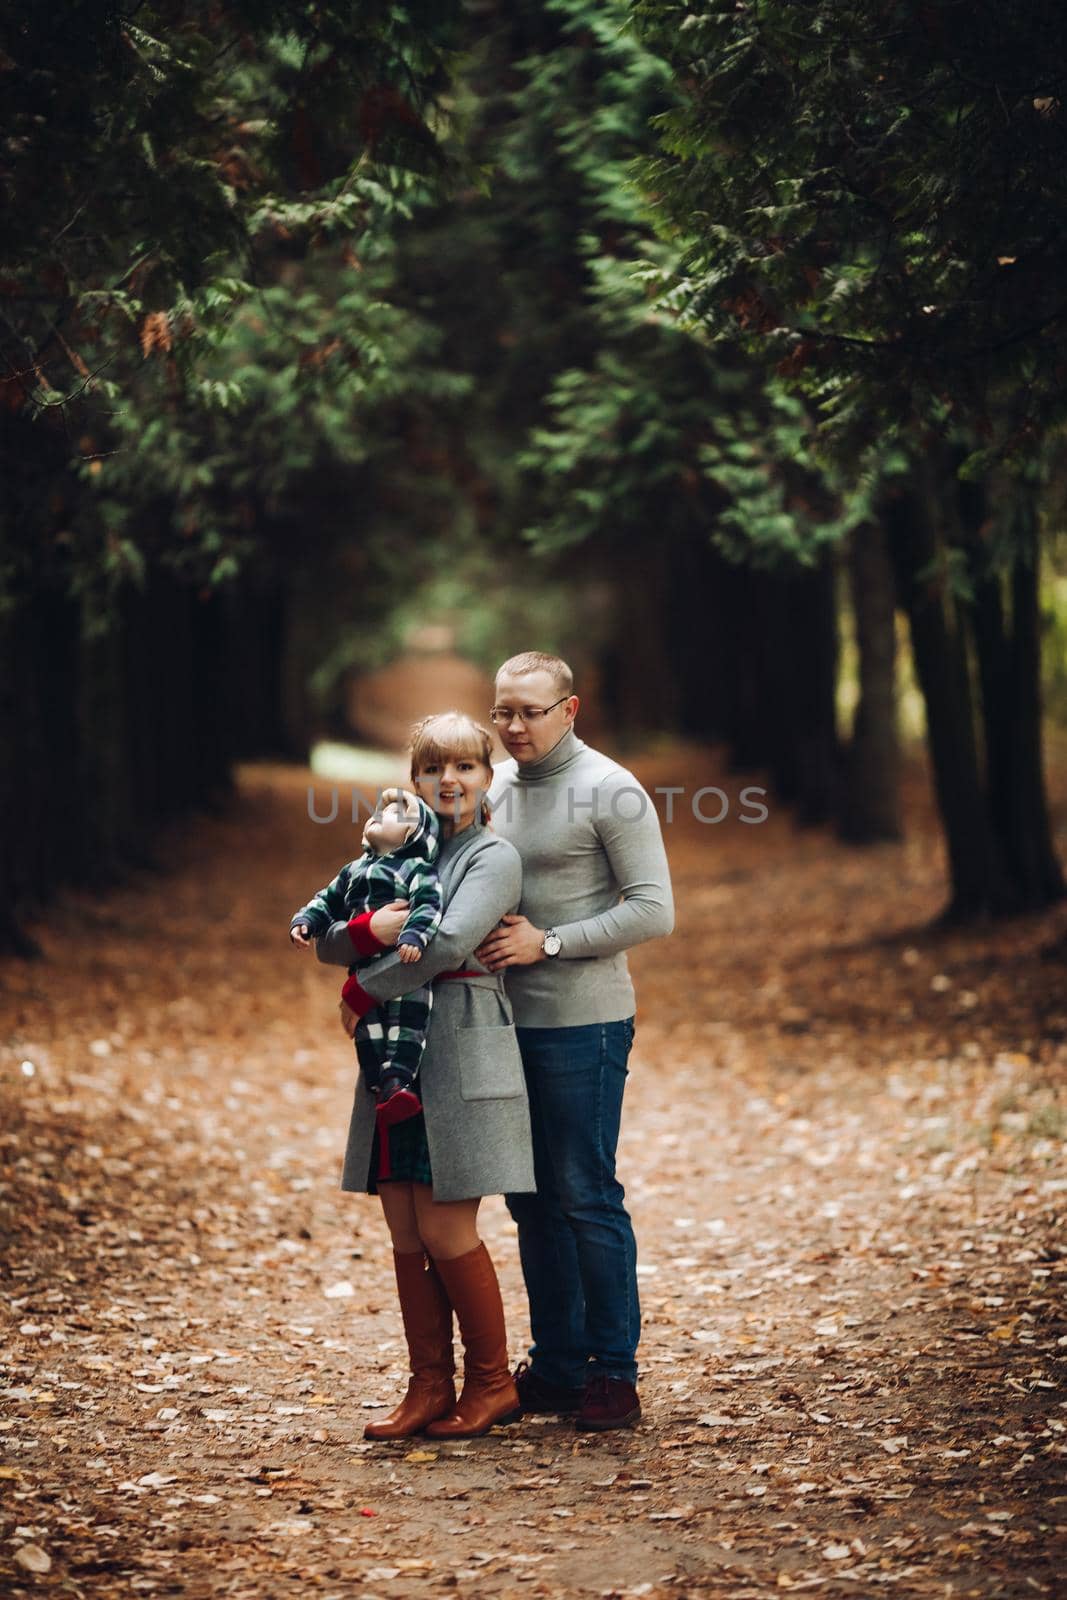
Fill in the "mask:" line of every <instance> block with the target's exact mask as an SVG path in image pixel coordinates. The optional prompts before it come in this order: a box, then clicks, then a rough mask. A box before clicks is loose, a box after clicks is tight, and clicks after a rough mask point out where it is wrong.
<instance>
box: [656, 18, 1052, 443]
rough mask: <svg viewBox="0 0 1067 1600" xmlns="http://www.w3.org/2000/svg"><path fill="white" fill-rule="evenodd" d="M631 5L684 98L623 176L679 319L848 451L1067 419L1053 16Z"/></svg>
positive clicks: (997, 433)
mask: <svg viewBox="0 0 1067 1600" xmlns="http://www.w3.org/2000/svg"><path fill="white" fill-rule="evenodd" d="M632 12H633V28H634V32H635V35H636V36H637V37H638V38H640V39H641V40H642V42H643V43H644V44H645V45H646V47H648V48H649V49H651V50H653V51H655V52H656V53H657V54H658V55H660V56H661V57H662V59H663V60H665V61H666V62H668V63H669V64H670V66H671V68H672V71H673V75H674V79H675V82H676V83H677V85H678V86H679V89H680V91H681V93H682V95H683V99H682V103H681V104H679V105H676V106H674V107H672V108H671V109H669V110H668V111H666V112H664V113H662V114H661V115H660V116H658V117H657V118H656V119H655V126H656V131H657V134H658V138H659V149H658V150H657V151H656V152H655V153H654V154H650V155H649V156H648V157H647V158H646V160H645V161H644V163H643V165H642V180H643V183H644V186H645V188H646V190H647V191H648V193H649V195H650V198H651V199H653V200H654V215H655V217H656V221H657V227H658V230H659V231H660V233H661V235H662V237H663V238H664V239H666V240H668V241H669V242H670V243H671V244H672V245H673V246H674V247H675V249H676V252H677V260H676V262H675V263H673V264H672V266H671V269H670V271H669V273H668V274H667V275H666V276H665V278H664V282H663V290H664V304H665V305H666V306H669V307H670V309H671V310H672V311H673V312H675V313H676V314H678V315H679V316H680V318H681V320H682V322H683V324H684V325H686V326H689V327H691V328H693V329H694V330H695V331H696V332H698V333H699V335H700V336H701V337H702V338H704V339H707V340H708V341H712V342H719V343H725V344H727V345H729V346H730V347H734V346H736V345H737V344H738V343H739V342H740V343H742V344H744V345H745V346H746V347H747V348H748V349H749V350H750V351H751V352H752V353H753V354H754V355H756V356H757V357H758V358H760V359H762V360H764V361H772V362H775V363H777V364H778V370H779V372H780V373H781V374H782V375H783V376H784V377H785V378H786V379H787V380H788V381H789V382H790V383H792V384H794V385H795V386H796V387H797V388H798V389H799V390H801V391H802V392H804V393H806V394H807V395H808V396H810V397H811V399H812V400H813V401H814V403H815V404H816V406H817V408H818V414H819V416H820V418H821V421H822V426H823V431H824V434H825V436H826V437H827V438H828V439H829V440H830V441H831V442H833V443H834V444H835V445H836V446H838V447H841V448H844V449H847V450H856V449H859V448H862V447H864V446H867V445H870V444H871V443H872V442H874V441H877V440H878V439H879V437H880V436H881V434H882V433H883V431H884V430H885V429H887V428H889V429H897V428H899V427H901V426H902V425H903V426H907V427H912V426H913V425H917V426H918V427H919V428H923V427H933V428H936V429H939V428H941V427H942V426H943V425H944V422H945V419H946V418H948V419H950V420H951V421H952V422H954V423H957V424H962V425H966V426H968V427H971V428H974V429H977V430H979V431H984V432H985V433H986V434H987V443H988V445H990V446H992V447H994V448H996V449H997V450H998V451H1003V450H1005V449H1006V450H1008V451H1011V452H1014V453H1015V454H1017V455H1022V456H1025V455H1026V454H1027V453H1029V452H1030V451H1032V448H1033V441H1034V440H1035V439H1036V438H1039V437H1040V436H1041V434H1042V433H1043V432H1045V431H1046V430H1047V429H1048V428H1049V426H1055V425H1057V424H1058V423H1060V422H1062V420H1063V418H1064V404H1063V384H1062V366H1063V362H1064V359H1065V356H1067V301H1065V298H1064V291H1063V285H1064V282H1065V281H1067V235H1065V234H1064V231H1063V229H1062V228H1060V227H1058V226H1056V224H1055V222H1054V220H1053V219H1055V218H1057V217H1059V216H1061V215H1062V213H1063V211H1064V207H1065V204H1067V159H1065V158H1067V111H1065V105H1064V61H1065V60H1067V13H1065V12H1064V10H1063V7H1062V6H1060V5H1058V4H1056V3H1055V0H1040V3H1038V4H1034V5H1031V6H1027V7H1022V8H1020V7H1015V8H1012V9H1010V10H1008V11H1005V9H1004V8H1003V7H1002V6H1000V5H998V4H997V3H996V0H979V3H978V4H975V5H969V6H967V7H962V6H960V5H959V4H958V3H957V0H933V3H929V0H900V3H899V4H895V5H893V6H892V7H890V8H889V9H888V10H887V9H886V8H872V7H870V6H869V5H866V4H864V3H862V0H815V3H813V4H811V5H805V6H797V5H795V4H791V3H790V0H770V3H761V4H760V5H758V6H750V5H746V6H738V5H735V4H734V3H733V0H709V3H708V4H707V5H705V6H703V7H701V8H699V10H696V11H690V10H688V9H687V8H686V7H684V6H679V5H676V4H674V3H672V0H635V3H634V5H633V7H632ZM977 443H978V441H976V444H977Z"/></svg>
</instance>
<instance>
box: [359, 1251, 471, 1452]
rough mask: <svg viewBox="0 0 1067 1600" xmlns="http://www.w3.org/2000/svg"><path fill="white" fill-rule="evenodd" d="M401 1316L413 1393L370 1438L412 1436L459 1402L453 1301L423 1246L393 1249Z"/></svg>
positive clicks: (371, 1428) (372, 1428)
mask: <svg viewBox="0 0 1067 1600" xmlns="http://www.w3.org/2000/svg"><path fill="white" fill-rule="evenodd" d="M393 1266H394V1268H395V1270H396V1287H397V1292H398V1294H399V1295H400V1314H401V1316H402V1317H403V1319H404V1336H405V1338H406V1339H407V1346H408V1356H409V1358H410V1361H411V1377H410V1379H409V1381H408V1392H407V1394H406V1395H405V1396H404V1398H403V1400H401V1402H400V1404H399V1405H398V1406H397V1407H396V1409H395V1410H394V1411H390V1413H389V1415H388V1416H387V1417H382V1419H381V1421H380V1422H368V1423H367V1426H366V1427H365V1428H364V1430H363V1437H364V1438H365V1439H408V1438H410V1437H411V1435H412V1434H414V1433H421V1432H422V1431H423V1429H424V1428H425V1427H426V1426H427V1424H429V1423H431V1422H434V1421H436V1419H437V1418H438V1417H447V1416H450V1415H451V1413H452V1411H453V1410H454V1408H455V1404H456V1386H455V1384H454V1383H453V1382H452V1374H453V1373H454V1372H455V1370H456V1362H455V1357H454V1356H453V1353H452V1305H451V1302H450V1301H449V1298H448V1295H447V1293H446V1292H445V1287H444V1284H443V1283H442V1282H441V1279H440V1278H439V1277H438V1274H437V1269H436V1267H435V1266H434V1263H433V1262H432V1261H430V1262H427V1260H426V1257H425V1256H424V1254H423V1252H422V1251H421V1250H416V1251H413V1252H411V1253H405V1254H404V1255H398V1254H397V1253H396V1251H395V1250H394V1252H393Z"/></svg>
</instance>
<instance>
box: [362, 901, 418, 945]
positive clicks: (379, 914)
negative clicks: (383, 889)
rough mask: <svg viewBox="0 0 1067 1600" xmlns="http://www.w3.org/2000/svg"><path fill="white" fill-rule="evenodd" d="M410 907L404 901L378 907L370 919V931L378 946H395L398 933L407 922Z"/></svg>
mask: <svg viewBox="0 0 1067 1600" xmlns="http://www.w3.org/2000/svg"><path fill="white" fill-rule="evenodd" d="M409 909H410V907H409V906H408V902H407V901H406V900H390V902H389V904H388V905H387V906H379V907H378V910H377V911H376V912H375V913H374V915H373V916H372V917H371V919H370V931H371V933H373V935H374V937H375V938H376V939H377V940H378V943H379V944H387V945H390V946H392V945H395V944H396V941H397V940H398V939H399V938H400V931H401V929H402V928H403V926H404V924H405V922H406V921H407V920H408V911H409Z"/></svg>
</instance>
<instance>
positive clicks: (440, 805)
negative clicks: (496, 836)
mask: <svg viewBox="0 0 1067 1600" xmlns="http://www.w3.org/2000/svg"><path fill="white" fill-rule="evenodd" d="M413 781H414V784H415V789H416V792H417V793H418V795H419V797H420V799H422V800H425V802H426V804H427V805H428V806H429V807H430V810H431V811H434V812H436V813H437V815H438V816H439V817H443V818H445V819H446V820H447V821H449V822H451V823H452V825H453V830H454V831H458V830H459V829H460V828H466V827H468V826H469V824H470V823H472V822H473V821H474V818H475V814H476V812H477V811H478V808H479V807H480V806H481V803H482V801H483V800H484V799H485V796H486V795H487V794H488V792H489V787H490V785H491V784H492V781H493V769H492V767H487V766H485V764H484V763H483V762H481V761H476V760H475V759H474V758H473V756H449V757H448V759H447V760H444V761H428V762H427V763H426V765H425V766H424V767H423V769H422V771H421V772H419V773H418V774H417V776H416V777H415V778H414V780H413Z"/></svg>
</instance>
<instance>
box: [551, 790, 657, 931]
mask: <svg viewBox="0 0 1067 1600" xmlns="http://www.w3.org/2000/svg"><path fill="white" fill-rule="evenodd" d="M625 777H626V778H627V779H628V780H629V782H628V783H627V784H626V792H627V797H628V798H629V797H630V796H632V794H633V793H634V790H635V789H636V788H637V787H638V785H637V781H636V779H634V778H632V776H631V774H630V773H626V774H625ZM605 788H606V786H605ZM641 793H642V795H644V805H643V806H642V809H641V811H640V813H639V814H638V815H637V816H631V815H624V816H621V817H620V816H617V815H616V814H615V808H614V807H612V806H611V804H610V792H609V793H608V794H607V795H606V796H605V793H604V789H602V790H601V793H600V797H599V799H600V804H599V807H598V811H599V813H601V814H598V815H597V816H596V819H595V827H596V831H597V835H598V837H599V839H600V842H601V844H602V845H603V846H604V851H605V854H606V855H607V858H608V862H609V863H610V866H611V870H612V872H613V873H614V876H615V881H616V883H617V884H618V885H619V893H620V894H621V896H622V899H621V901H620V902H619V904H618V905H614V906H609V907H608V909H607V910H606V911H600V912H598V913H597V915H596V916H593V917H582V918H580V919H579V921H577V922H564V923H556V924H555V925H554V926H555V931H556V933H558V934H559V937H560V952H559V955H558V956H556V957H555V958H554V959H555V960H557V961H566V960H578V959H581V958H583V957H587V956H614V955H618V954H619V953H620V951H623V950H629V948H630V947H631V945H635V944H641V943H643V942H644V940H646V939H658V938H661V937H662V936H663V935H664V934H667V933H670V932H671V930H672V929H673V927H674V897H673V895H672V893H671V875H670V868H669V867H668V865H667V852H666V850H665V849H664V846H663V834H662V831H661V829H660V825H659V818H658V817H657V815H656V808H655V806H654V805H653V803H652V800H651V797H650V796H649V795H648V794H645V791H644V790H643V789H642V790H641ZM605 798H607V800H608V805H607V807H606V809H607V815H606V816H605V815H603V814H602V813H603V812H604V811H605V806H604V803H603V802H604V800H605Z"/></svg>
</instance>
